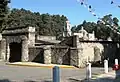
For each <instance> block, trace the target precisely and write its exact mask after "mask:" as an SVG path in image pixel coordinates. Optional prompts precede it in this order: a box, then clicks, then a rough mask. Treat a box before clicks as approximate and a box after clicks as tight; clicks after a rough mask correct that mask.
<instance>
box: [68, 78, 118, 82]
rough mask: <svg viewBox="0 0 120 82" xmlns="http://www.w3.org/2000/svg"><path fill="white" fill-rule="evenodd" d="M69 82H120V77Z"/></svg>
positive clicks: (71, 81) (70, 79)
mask: <svg viewBox="0 0 120 82" xmlns="http://www.w3.org/2000/svg"><path fill="white" fill-rule="evenodd" d="M68 80H69V82H120V77H119V78H115V79H113V78H99V79H91V80H86V79H84V80H77V79H72V78H69V79H68Z"/></svg>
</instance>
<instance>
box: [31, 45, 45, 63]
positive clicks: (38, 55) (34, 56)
mask: <svg viewBox="0 0 120 82" xmlns="http://www.w3.org/2000/svg"><path fill="white" fill-rule="evenodd" d="M29 61H31V62H39V63H44V50H43V48H39V47H38V48H37V47H33V48H32V47H31V48H29Z"/></svg>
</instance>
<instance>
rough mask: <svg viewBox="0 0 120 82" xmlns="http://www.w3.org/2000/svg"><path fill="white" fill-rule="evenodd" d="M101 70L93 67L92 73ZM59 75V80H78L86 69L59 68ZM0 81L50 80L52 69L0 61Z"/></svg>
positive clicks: (30, 81)
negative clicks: (6, 63) (12, 64)
mask: <svg viewBox="0 0 120 82" xmlns="http://www.w3.org/2000/svg"><path fill="white" fill-rule="evenodd" d="M103 70H104V69H103V68H96V67H94V68H92V74H94V75H96V74H101V73H103V72H104V71H103ZM110 70H111V69H110ZM60 76H61V82H80V80H82V79H84V78H85V77H86V69H85V68H84V69H73V68H61V69H60ZM0 82H52V69H51V68H42V67H25V66H11V65H5V63H3V62H0Z"/></svg>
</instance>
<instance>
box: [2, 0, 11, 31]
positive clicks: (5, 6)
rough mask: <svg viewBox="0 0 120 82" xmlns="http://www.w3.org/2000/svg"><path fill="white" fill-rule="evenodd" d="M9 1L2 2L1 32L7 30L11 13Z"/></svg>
mask: <svg viewBox="0 0 120 82" xmlns="http://www.w3.org/2000/svg"><path fill="white" fill-rule="evenodd" d="M8 3H10V2H9V1H8V0H0V31H1V30H2V29H3V28H5V25H6V20H7V16H8V12H9V8H8Z"/></svg>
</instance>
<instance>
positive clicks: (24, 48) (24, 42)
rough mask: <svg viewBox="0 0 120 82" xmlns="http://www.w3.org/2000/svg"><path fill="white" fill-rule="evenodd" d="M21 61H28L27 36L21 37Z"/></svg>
mask: <svg viewBox="0 0 120 82" xmlns="http://www.w3.org/2000/svg"><path fill="white" fill-rule="evenodd" d="M21 61H22V62H26V61H29V55H28V39H27V37H25V38H22V60H21Z"/></svg>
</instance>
